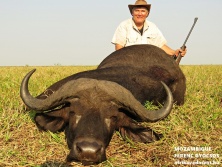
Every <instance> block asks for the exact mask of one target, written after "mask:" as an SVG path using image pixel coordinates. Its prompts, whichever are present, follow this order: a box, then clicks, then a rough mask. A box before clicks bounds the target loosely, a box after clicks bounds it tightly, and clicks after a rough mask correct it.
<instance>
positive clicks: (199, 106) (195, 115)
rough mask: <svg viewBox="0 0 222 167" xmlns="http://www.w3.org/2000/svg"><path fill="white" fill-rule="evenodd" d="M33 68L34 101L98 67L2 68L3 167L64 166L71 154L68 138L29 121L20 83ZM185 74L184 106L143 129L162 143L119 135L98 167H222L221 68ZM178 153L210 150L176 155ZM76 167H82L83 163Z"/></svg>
mask: <svg viewBox="0 0 222 167" xmlns="http://www.w3.org/2000/svg"><path fill="white" fill-rule="evenodd" d="M33 68H37V71H36V72H35V73H34V75H33V76H32V78H31V80H30V86H29V89H30V92H32V95H34V96H35V95H38V94H39V93H41V92H42V91H43V90H44V89H45V88H47V87H48V86H50V85H51V84H52V83H54V82H56V81H58V80H59V79H62V78H64V77H66V76H68V75H71V74H73V73H77V72H80V71H84V70H89V69H93V68H95V67H90V66H88V67H82V66H80V67H62V66H52V67H28V66H27V67H0V85H1V86H0V166H1V167H6V166H13V167H14V166H27V167H30V166H33V167H38V166H39V167H40V166H46V167H59V166H60V167H62V166H66V165H65V158H66V155H67V154H68V149H67V145H66V142H65V136H64V134H63V133H60V134H53V133H50V132H40V131H38V129H37V127H36V126H35V124H34V123H33V122H32V119H31V118H32V115H33V113H29V112H25V111H24V109H23V107H24V106H23V103H22V101H21V99H20V96H19V87H20V83H21V80H22V78H23V77H24V76H25V74H26V73H27V72H29V71H30V70H31V69H33ZM181 68H182V70H183V72H184V74H185V76H186V78H187V92H186V101H185V104H184V105H183V106H180V107H178V106H174V108H173V110H172V112H171V114H170V115H169V116H168V118H166V119H165V120H163V121H160V122H157V123H144V125H145V126H149V127H151V128H152V129H154V130H155V131H156V132H159V133H162V134H163V135H164V137H163V139H161V140H160V141H157V142H154V143H151V144H142V143H133V142H131V141H128V142H125V141H123V140H122V138H121V137H120V135H119V134H118V133H115V134H114V136H113V138H112V140H111V143H110V145H109V147H108V148H107V157H108V160H107V161H106V162H103V163H101V164H99V165H97V166H98V167H103V166H107V167H123V166H125V167H143V166H144V167H172V166H178V165H176V164H175V163H176V162H177V161H180V162H181V163H182V161H187V162H197V161H199V162H205V163H207V162H211V163H214V164H215V165H213V164H211V165H179V166H222V102H221V100H222V65H220V66H181ZM178 147H184V148H183V149H188V148H190V147H201V148H206V150H203V151H194V150H193V151H186V150H182V149H181V150H180V151H177V150H175V149H176V148H178ZM207 149H208V150H207ZM209 149H211V150H209ZM181 156H186V157H187V158H185V157H181ZM191 156H193V157H191ZM200 156H202V157H200ZM203 156H204V157H203ZM218 163H220V165H219V164H218ZM72 165H73V166H77V167H78V166H81V164H80V163H72Z"/></svg>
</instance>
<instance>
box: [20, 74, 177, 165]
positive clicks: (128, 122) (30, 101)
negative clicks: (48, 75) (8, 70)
mask: <svg viewBox="0 0 222 167" xmlns="http://www.w3.org/2000/svg"><path fill="white" fill-rule="evenodd" d="M34 71H35V70H32V71H31V72H29V73H28V74H27V75H26V76H25V77H24V79H23V81H22V84H21V89H20V96H21V98H22V100H23V102H24V103H25V104H26V105H27V106H28V107H29V108H30V109H32V110H35V111H36V112H37V114H36V116H35V122H36V124H37V126H38V128H39V129H42V130H50V131H52V132H59V131H63V130H65V134H66V139H67V144H68V147H69V149H70V153H69V155H68V156H67V161H68V162H71V161H81V162H82V163H83V164H84V165H88V164H95V163H100V162H102V161H104V160H106V153H105V151H106V147H107V146H108V144H109V142H110V140H111V137H112V135H113V132H114V131H115V130H119V132H120V134H121V135H122V137H123V138H130V139H131V140H133V141H138V142H144V143H148V142H153V141H155V140H158V139H159V138H160V135H158V134H157V133H155V132H154V131H152V130H151V129H149V128H145V127H143V126H141V125H140V124H139V123H138V122H137V121H147V122H155V121H158V120H161V119H163V118H165V117H166V116H167V115H168V114H169V113H170V111H171V109H172V105H173V98H172V94H171V92H170V90H169V88H168V87H167V86H166V85H165V84H164V83H162V85H163V87H164V89H165V91H166V93H167V99H166V101H165V104H164V106H163V107H162V108H161V109H159V110H154V111H153V110H152V111H151V110H147V109H145V108H144V106H143V105H141V103H140V102H139V101H137V100H136V99H135V97H134V96H133V95H132V93H131V92H130V91H128V90H127V89H125V88H124V87H122V86H121V85H119V84H117V83H115V82H111V81H105V80H96V79H90V78H79V79H75V80H70V81H68V82H66V83H65V84H63V85H62V86H61V87H60V88H59V89H58V90H56V91H52V90H50V89H47V90H46V91H45V92H47V93H43V94H42V95H41V96H38V97H37V98H35V97H33V96H31V95H30V93H29V90H28V82H29V78H30V77H31V75H32V74H33V73H34Z"/></svg>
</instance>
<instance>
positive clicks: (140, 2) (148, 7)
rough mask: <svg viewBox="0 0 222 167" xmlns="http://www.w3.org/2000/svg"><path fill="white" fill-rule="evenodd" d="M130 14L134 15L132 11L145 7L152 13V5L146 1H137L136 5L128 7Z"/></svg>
mask: <svg viewBox="0 0 222 167" xmlns="http://www.w3.org/2000/svg"><path fill="white" fill-rule="evenodd" d="M128 7H129V10H130V13H131V14H132V10H133V8H134V7H145V8H147V10H148V11H150V8H151V4H148V3H147V2H146V1H145V0H137V1H136V2H135V4H134V5H132V4H130V5H128Z"/></svg>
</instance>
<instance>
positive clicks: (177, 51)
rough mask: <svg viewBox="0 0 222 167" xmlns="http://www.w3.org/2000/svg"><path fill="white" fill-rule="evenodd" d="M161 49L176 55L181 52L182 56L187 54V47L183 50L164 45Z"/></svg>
mask: <svg viewBox="0 0 222 167" xmlns="http://www.w3.org/2000/svg"><path fill="white" fill-rule="evenodd" d="M161 49H163V50H164V51H165V52H166V53H167V54H168V55H170V56H174V55H176V56H178V54H179V53H181V56H185V54H186V52H187V49H185V50H182V49H177V50H173V49H171V48H170V47H169V46H167V45H163V46H162V47H161Z"/></svg>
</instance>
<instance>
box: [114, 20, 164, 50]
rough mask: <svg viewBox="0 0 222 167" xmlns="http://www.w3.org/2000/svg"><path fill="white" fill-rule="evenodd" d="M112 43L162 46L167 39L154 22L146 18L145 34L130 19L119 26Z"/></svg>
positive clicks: (124, 45)
mask: <svg viewBox="0 0 222 167" xmlns="http://www.w3.org/2000/svg"><path fill="white" fill-rule="evenodd" d="M112 43H113V44H119V45H122V46H123V47H126V46H130V45H137V44H151V45H155V46H157V47H160V48H161V47H162V46H163V45H165V44H166V43H167V41H166V39H165V38H164V36H163V34H162V33H161V31H160V30H159V29H158V27H157V26H156V25H155V24H154V23H152V22H150V21H147V20H146V21H145V23H144V27H143V34H142V35H141V33H140V31H139V30H138V29H137V27H136V25H135V23H134V21H133V20H132V19H128V20H125V21H123V22H122V23H121V24H120V25H119V26H118V27H117V29H116V31H115V33H114V36H113V39H112Z"/></svg>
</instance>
